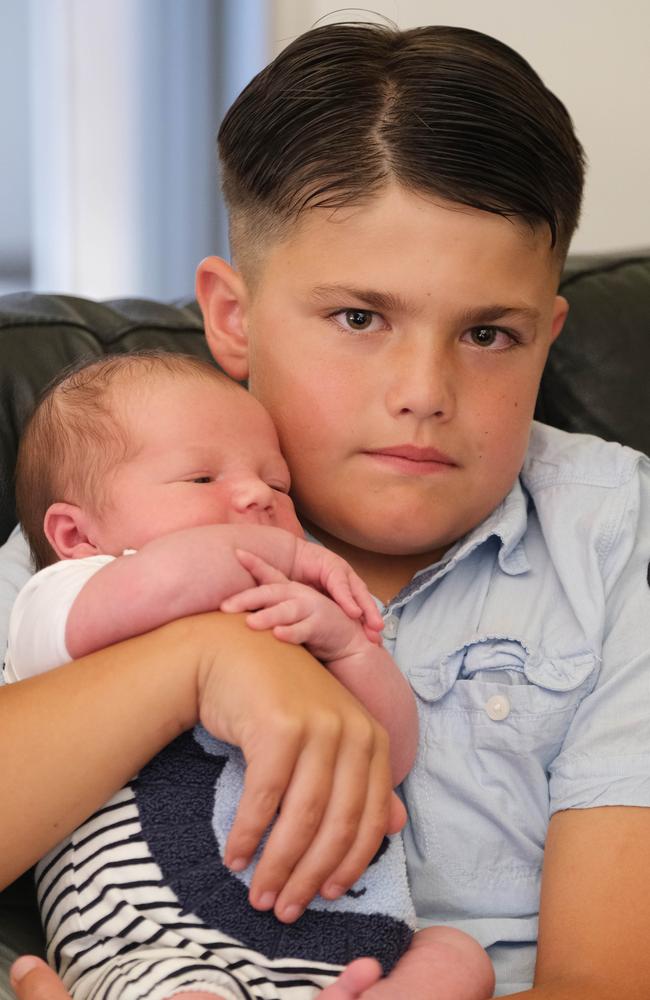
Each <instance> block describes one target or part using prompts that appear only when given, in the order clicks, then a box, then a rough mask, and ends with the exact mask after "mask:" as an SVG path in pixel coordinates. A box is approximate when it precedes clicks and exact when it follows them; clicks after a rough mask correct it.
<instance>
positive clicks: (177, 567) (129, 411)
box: [5, 354, 493, 1000]
mask: <svg viewBox="0 0 650 1000" xmlns="http://www.w3.org/2000/svg"><path fill="white" fill-rule="evenodd" d="M288 491H289V475H288V470H287V467H286V463H285V462H284V460H283V458H282V455H281V454H280V451H279V448H278V445H277V438H276V436H275V432H274V430H273V426H272V424H271V421H270V420H269V418H268V416H267V415H266V413H265V412H264V410H263V408H262V407H261V406H260V404H259V403H258V402H257V401H256V400H255V399H254V398H253V397H251V396H250V395H249V394H248V393H247V392H246V391H245V390H244V389H242V388H241V387H239V386H237V385H236V384H235V383H233V382H230V380H228V379H226V377H225V376H223V375H221V374H220V373H218V372H217V371H216V369H214V368H213V367H212V366H211V365H209V364H207V363H206V362H202V361H198V360H196V359H194V358H187V357H183V356H176V355H165V354H141V355H135V356H129V355H121V356H117V357H114V358H108V359H105V360H101V361H96V362H92V363H90V364H89V365H87V366H85V367H83V368H81V369H79V370H77V371H75V372H73V373H72V374H69V375H67V376H65V377H64V378H63V379H61V380H60V381H58V382H57V383H56V384H55V385H54V387H53V388H51V389H50V390H49V391H48V393H46V395H45V397H44V399H43V400H42V401H41V403H40V404H39V406H38V407H37V408H36V411H35V412H34V414H33V415H32V417H31V418H30V420H29V422H28V424H27V427H26V430H25V434H24V436H23V439H22V441H21V446H20V450H19V458H18V467H17V497H18V504H19V509H20V516H21V521H22V524H23V526H24V529H25V531H26V533H27V536H28V538H29V540H30V543H31V548H32V553H33V556H34V560H35V563H36V565H37V566H40V567H41V569H42V572H40V573H37V574H36V575H35V576H34V577H32V579H31V580H30V582H29V583H28V584H27V586H26V587H25V588H24V589H23V591H22V592H21V594H20V595H19V597H18V599H17V601H16V604H15V606H14V610H13V613H12V619H11V623H10V631H9V646H8V651H7V660H6V664H5V675H6V677H7V679H8V680H19V679H23V678H25V677H28V676H33V675H35V674H37V673H41V672H43V671H44V670H47V669H50V668H52V667H55V666H59V665H60V664H61V663H64V662H66V661H68V660H70V659H71V658H73V657H81V656H84V655H86V654H87V653H90V652H93V651H94V650H96V649H99V648H101V647H103V646H106V645H109V644H112V643H115V642H118V641H120V640H122V639H124V638H128V637H130V636H134V635H139V634H141V633H142V632H144V631H149V630H150V629H151V628H155V627H157V626H158V625H161V624H164V623H165V622H167V621H170V620H173V619H174V618H176V617H182V616H184V615H187V614H192V613H197V612H202V611H209V610H216V609H217V608H218V607H219V606H221V607H223V608H224V609H225V610H235V611H236V610H241V609H257V610H255V611H254V613H253V614H252V615H251V616H249V623H250V624H251V625H252V626H253V627H257V628H273V630H274V633H275V634H276V635H277V637H278V638H280V639H283V640H286V641H290V642H300V643H303V644H304V645H305V646H306V648H308V649H309V650H310V651H311V652H312V653H313V654H314V655H315V656H317V657H318V658H319V659H321V660H322V661H323V662H324V663H326V664H327V665H328V668H329V669H330V671H331V672H332V673H333V674H334V676H336V677H338V678H339V680H341V681H342V683H344V684H345V685H346V686H347V687H348V688H349V689H350V690H351V691H352V692H353V693H355V694H356V695H357V696H358V697H359V698H360V700H361V701H362V702H363V703H365V705H366V707H367V708H368V709H369V710H370V711H372V712H373V714H375V715H376V716H377V717H379V718H381V719H382V720H383V721H384V722H385V725H386V726H387V729H388V731H389V733H390V734H391V736H392V737H393V739H392V742H393V746H394V749H393V752H392V755H391V756H392V760H393V766H394V781H395V783H396V784H397V783H399V782H400V781H401V780H402V779H403V778H404V777H405V776H406V773H407V772H408V770H409V768H410V767H411V765H412V762H413V758H414V756H415V751H416V742H417V716H416V710H415V704H414V700H413V697H412V694H411V692H410V690H409V688H408V684H407V683H406V681H405V680H404V678H403V677H402V675H401V674H400V673H399V671H398V670H397V668H396V667H395V665H394V664H393V663H392V661H391V659H390V657H389V656H388V654H387V653H386V652H385V651H384V650H383V649H381V648H379V647H378V646H377V645H376V641H377V626H378V625H379V626H381V617H379V616H378V614H377V610H376V607H375V605H374V602H373V601H372V599H371V598H370V596H369V595H368V593H367V591H365V588H364V587H363V584H362V583H361V581H360V580H359V579H358V578H357V577H356V575H355V574H354V573H352V572H350V571H349V568H348V567H347V565H346V564H345V563H344V562H343V560H342V559H340V558H339V557H338V556H335V555H334V554H333V553H331V552H329V551H328V550H326V549H324V548H323V547H322V546H315V545H313V544H311V543H308V542H305V541H304V540H303V537H302V530H301V528H300V525H299V523H298V521H297V519H296V516H295V513H294V511H293V505H292V503H291V500H290V499H289V496H288ZM60 496H65V497H66V500H65V501H61V500H54V501H52V498H53V497H60ZM39 525H42V527H40V528H39ZM241 546H246V550H247V551H243V552H240V547H241ZM238 554H239V558H237V556H238ZM57 558H58V559H60V560H61V561H59V562H56V561H54V560H56V559H57ZM246 567H248V572H247V571H246ZM289 578H290V579H289ZM256 580H259V581H260V582H262V584H263V585H262V586H259V587H253V588H252V589H251V588H250V587H249V585H250V584H252V583H254V582H255V581H256ZM292 581H293V582H292ZM305 583H310V584H313V585H314V586H318V587H319V588H321V589H322V590H323V591H324V592H326V593H329V594H331V596H332V597H335V598H336V599H337V600H338V602H339V603H340V605H341V607H337V606H336V605H335V604H334V603H333V601H331V600H330V599H329V598H327V597H326V596H325V593H318V592H317V591H316V590H314V589H313V587H308V586H305V585H304V584H305ZM232 595H235V596H234V597H233V596H232ZM228 598H230V600H228ZM342 608H345V610H346V612H347V614H344V613H343V610H342ZM348 616H352V617H348ZM360 616H363V621H364V624H363V625H362V623H361V621H360V620H358V619H359V618H360ZM243 772H244V765H243V762H242V759H241V755H240V754H239V753H238V752H237V751H236V750H235V748H233V747H228V746H227V745H226V744H224V743H220V742H219V741H215V740H213V739H210V737H209V736H208V734H206V733H205V731H203V730H198V731H197V732H196V733H195V734H194V737H193V738H190V737H183V738H181V739H180V740H178V741H176V743H175V744H172V746H171V747H169V748H168V749H167V751H166V752H165V754H163V755H162V756H161V758H160V759H156V760H154V762H152V765H151V766H150V767H148V768H145V769H144V770H143V771H142V772H141V773H140V775H139V776H138V777H137V779H136V780H135V781H134V782H132V783H131V784H130V786H129V787H128V788H127V789H124V790H123V791H122V792H121V793H120V794H119V795H118V796H116V797H114V799H112V800H111V801H110V802H109V803H108V804H107V805H106V806H105V807H104V808H103V809H102V810H100V812H99V813H97V814H96V816H94V817H92V818H91V820H90V821H89V822H87V823H85V824H83V825H82V826H81V827H80V828H79V829H78V830H77V831H76V832H75V834H74V835H73V837H72V838H71V839H70V841H69V842H68V843H64V844H63V845H59V847H57V848H56V849H55V850H54V851H53V852H52V853H51V855H50V856H48V857H46V858H45V859H44V861H43V862H42V864H41V865H40V866H39V869H38V870H37V879H38V880H39V895H40V901H41V911H42V916H43V921H44V924H45V928H46V932H47V937H48V943H49V944H48V947H49V954H50V957H51V959H52V962H53V964H55V965H56V967H57V968H58V969H59V970H60V971H61V973H62V974H63V975H64V977H65V981H66V984H67V985H68V987H69V988H70V990H71V992H72V993H73V995H74V996H75V997H85V996H89V997H95V996H99V995H104V992H105V991H106V990H107V989H108V985H107V984H108V983H110V988H111V989H113V990H117V992H118V993H119V995H120V996H121V997H122V998H124V1000H127V998H128V997H137V996H139V995H140V993H141V991H143V990H146V995H147V996H148V997H150V998H152V1000H156V998H158V997H160V998H164V997H167V996H171V995H172V994H173V995H176V996H179V997H180V996H183V997H185V996H186V995H187V994H186V992H185V988H186V987H188V986H190V987H191V990H192V992H191V994H190V997H191V998H192V1000H194V998H195V997H196V995H197V991H200V990H201V988H202V987H203V988H205V989H206V990H207V993H208V994H209V995H210V996H218V997H220V998H221V1000H235V998H237V997H240V996H254V995H256V993H255V985H256V984H258V982H259V981H260V979H261V980H263V981H264V983H265V984H266V985H265V987H264V991H263V995H264V996H267V997H270V996H278V997H280V996H283V995H285V990H288V992H289V994H290V995H291V996H294V997H296V998H297V1000H298V998H299V997H302V996H304V997H305V998H307V997H311V996H313V995H314V994H315V992H316V991H318V987H323V986H324V985H326V984H327V982H328V981H329V980H330V979H332V978H333V976H334V975H335V974H336V972H337V971H340V968H341V967H342V966H343V965H345V964H347V963H348V962H349V961H350V959H352V958H353V957H355V951H356V952H357V953H358V954H360V955H366V956H370V955H373V956H374V957H376V958H379V959H380V960H381V962H382V965H383V966H384V969H385V970H388V969H390V968H392V967H393V966H394V965H395V964H396V963H397V960H398V959H399V958H400V956H401V955H402V953H403V952H404V951H405V950H406V949H407V947H408V944H409V942H410V938H411V932H410V930H409V922H410V920H411V916H410V913H411V911H410V904H409V902H408V890H407V888H406V877H405V870H404V866H403V859H402V856H401V854H400V845H399V843H398V842H397V843H395V842H394V843H390V844H389V843H388V842H386V843H385V845H384V849H383V850H382V852H381V854H380V855H378V858H377V861H376V867H375V866H373V867H372V868H371V869H370V871H369V873H368V875H367V876H366V878H365V879H364V880H363V884H359V885H358V886H357V888H356V889H355V890H354V892H353V893H352V899H351V900H350V899H349V898H348V899H346V900H345V901H344V904H345V905H343V906H341V904H339V903H337V902H335V901H330V902H328V901H326V900H323V901H322V902H321V903H320V904H319V905H318V906H317V907H316V909H315V910H314V911H312V912H311V913H310V914H308V915H305V917H304V918H303V919H302V920H301V921H299V922H298V923H297V924H296V925H295V926H292V927H290V928H289V929H286V928H283V927H282V925H281V924H280V923H279V922H277V921H276V920H275V918H273V917H272V916H269V915H268V914H263V913H262V914H260V913H259V912H257V911H255V910H253V909H252V908H251V907H250V906H249V904H248V902H247V900H246V892H247V884H249V880H248V882H247V881H246V880H245V878H244V879H242V880H239V879H237V878H236V877H235V876H233V875H232V874H231V873H230V872H229V871H228V870H227V869H225V867H224V866H223V863H222V862H221V860H220V857H219V855H220V853H223V846H222V845H223V844H225V841H226V838H227V835H228V833H229V831H230V827H231V825H232V815H233V813H234V810H235V807H236V804H237V802H238V801H239V798H240V796H241V791H242V785H243ZM206 813H207V815H208V816H209V815H210V814H212V822H211V823H207V822H206V821H205V816H206ZM127 834H128V838H127V839H125V838H126V837H127ZM197 865H198V872H199V878H198V879H197ZM116 868H119V870H120V880H119V882H118V883H117V884H116V882H115V869H116ZM152 875H153V876H155V877H156V879H157V882H158V885H159V886H160V887H155V886H154V884H152ZM143 880H144V881H145V885H146V888H145V889H144V890H143V888H142V887H141V886H140V885H138V884H137V883H138V882H141V881H143ZM357 898H358V899H359V902H356V901H357ZM73 901H74V902H73ZM183 918H185V919H183ZM353 941H354V944H352V942H353ZM450 949H451V951H452V952H453V955H454V962H453V963H452V962H449V961H447V959H446V953H447V952H449V950H450ZM414 959H415V961H414ZM297 963H299V966H300V980H301V981H300V986H301V989H300V990H298V989H297V984H296V973H297V968H296V964H297ZM336 965H338V966H339V969H338V970H337V969H336V968H334V967H335V966H336ZM481 967H482V968H483V973H481ZM188 968H191V969H192V974H191V975H190V974H189V973H188ZM398 968H399V966H398ZM398 968H396V971H395V974H396V976H397V983H398V985H399V988H400V989H401V990H403V991H404V993H405V994H411V993H414V992H417V991H418V989H420V988H421V987H422V984H423V976H426V977H428V978H430V977H432V976H435V977H436V978H437V980H438V984H439V987H440V989H443V988H444V991H445V995H446V996H448V997H454V998H458V1000H474V998H477V1000H484V998H485V997H487V996H488V995H490V994H491V991H492V986H493V979H492V976H491V969H490V965H489V960H488V959H487V956H486V955H485V953H484V952H483V951H482V949H481V948H480V947H479V946H478V945H477V944H476V942H474V941H473V940H472V939H471V938H469V937H468V936H467V935H464V934H462V933H461V932H459V931H455V930H452V929H448V928H440V929H433V928H432V929H429V930H428V931H425V932H423V934H422V935H420V936H419V940H418V943H417V946H416V947H415V948H414V952H413V954H411V955H410V956H409V958H408V959H407V960H406V961H405V962H404V963H403V965H402V967H401V971H398ZM356 974H357V977H358V976H359V975H360V974H365V980H363V981H365V982H370V981H371V980H372V979H375V978H377V974H378V969H377V967H376V965H374V964H373V963H370V964H369V963H367V962H366V963H364V964H363V965H362V966H361V969H360V970H357V973H356ZM369 975H370V979H369V978H368V976H369ZM425 981H426V980H425ZM476 982H480V983H481V984H482V986H481V989H480V991H478V992H477V990H476V986H475V983H476ZM342 990H343V992H342ZM329 992H330V995H331V996H333V997H334V998H336V997H337V996H338V997H341V996H347V995H349V994H348V993H347V992H345V982H344V983H343V985H336V986H333V987H331V989H330V991H329ZM325 993H326V995H327V993H328V991H327V990H326V991H325ZM201 995H202V994H201V993H199V996H201ZM260 995H262V994H260Z"/></svg>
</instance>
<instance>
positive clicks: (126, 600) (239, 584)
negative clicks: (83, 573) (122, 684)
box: [65, 524, 298, 659]
mask: <svg viewBox="0 0 650 1000" xmlns="http://www.w3.org/2000/svg"><path fill="white" fill-rule="evenodd" d="M297 541H298V539H296V538H295V537H294V536H293V535H291V534H290V533H289V532H287V531H283V530H281V529H279V528H273V527H269V526H263V525H250V524H220V525H206V526H202V527H195V528H187V529H185V530H182V531H176V532H173V533H171V534H168V535H164V536H162V537H160V538H156V539H153V540H152V541H150V542H148V543H147V544H146V545H143V546H142V548H141V549H140V550H139V551H138V552H135V553H133V554H131V555H125V556H118V557H117V558H116V559H114V560H113V561H111V562H110V563H108V564H107V565H106V566H104V567H102V568H101V569H100V570H98V571H97V572H96V573H95V574H94V575H93V576H92V577H91V578H90V579H89V580H88V582H87V583H86V584H85V585H84V586H83V588H82V589H81V591H80V592H79V594H78V596H77V598H76V600H75V601H74V603H73V605H72V607H71V608H70V612H69V614H68V620H67V625H66V632H65V641H66V647H67V649H68V652H69V654H70V656H71V657H72V658H73V659H76V658H78V657H80V656H86V655H87V654H88V653H91V652H94V651H95V650H97V649H103V648H104V647H105V646H109V645H112V644H113V643H116V642H120V641H122V640H123V639H127V638H130V637H131V636H135V635H141V634H142V633H144V632H150V631H151V630H152V629H154V628H158V627H159V626H160V625H165V624H167V623H168V622H171V621H175V620H176V619H178V618H184V617H186V616H187V615H195V614H201V613H203V612H206V611H215V610H216V609H217V608H218V607H219V605H220V603H221V601H222V600H223V599H224V598H225V597H228V596H229V595H230V594H233V593H237V592H238V591H239V590H241V589H242V588H243V587H249V586H250V585H251V583H252V582H253V579H252V577H251V576H250V574H249V573H248V572H247V571H246V570H245V568H244V567H243V566H242V564H241V563H240V562H239V560H238V559H237V557H236V555H235V552H236V549H237V547H238V546H241V545H243V544H244V543H245V544H246V546H247V547H251V548H252V549H253V551H254V552H257V553H258V554H259V555H260V556H261V557H263V558H264V559H267V560H268V561H269V562H271V563H272V564H273V565H274V566H278V568H279V569H283V570H285V571H287V572H289V571H290V570H291V567H292V566H293V564H294V561H295V548H296V542H297Z"/></svg>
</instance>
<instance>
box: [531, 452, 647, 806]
mask: <svg viewBox="0 0 650 1000" xmlns="http://www.w3.org/2000/svg"><path fill="white" fill-rule="evenodd" d="M606 564H607V565H608V567H609V572H606V573H605V574H604V581H605V588H606V603H605V609H606V610H605V622H604V632H603V644H602V663H601V666H600V671H599V675H598V679H597V682H596V684H595V687H594V689H593V690H592V692H591V693H590V694H589V695H587V697H586V698H584V699H583V701H582V702H581V704H580V706H579V708H578V710H577V712H576V715H575V717H574V719H573V722H572V723H571V726H570V727H569V730H568V732H567V735H566V738H565V740H564V744H563V747H562V750H561V752H560V754H559V755H558V757H557V758H556V759H555V761H554V762H553V764H552V765H551V768H550V797H551V803H550V804H551V813H554V812H557V811H558V810H560V809H585V808H589V807H593V806H612V805H624V806H650V460H649V459H646V458H644V459H642V460H641V462H640V463H639V466H638V477H637V479H636V480H635V482H634V484H633V488H632V489H631V492H630V499H629V503H628V507H627V510H626V512H625V515H624V517H623V519H622V521H621V525H620V528H619V531H618V532H617V535H616V539H615V540H614V542H613V545H612V546H611V547H610V550H609V554H608V557H607V559H606ZM597 585H598V586H602V583H601V581H600V580H599V581H597Z"/></svg>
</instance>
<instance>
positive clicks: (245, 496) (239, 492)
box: [232, 478, 274, 511]
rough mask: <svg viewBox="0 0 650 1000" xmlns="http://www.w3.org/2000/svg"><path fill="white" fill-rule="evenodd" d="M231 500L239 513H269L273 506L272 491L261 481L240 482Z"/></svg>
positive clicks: (247, 480) (248, 480)
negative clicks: (255, 511) (250, 511)
mask: <svg viewBox="0 0 650 1000" xmlns="http://www.w3.org/2000/svg"><path fill="white" fill-rule="evenodd" d="M232 500H233V506H234V507H235V508H236V509H237V510H239V511H247V510H259V511H270V510H272V508H273V506H274V495H273V490H272V489H271V487H270V486H269V485H268V484H267V483H265V482H264V481H263V480H262V479H252V478H251V479H246V480H242V481H241V482H240V483H239V484H238V485H237V486H236V487H235V488H234V490H233V497H232Z"/></svg>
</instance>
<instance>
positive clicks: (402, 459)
mask: <svg viewBox="0 0 650 1000" xmlns="http://www.w3.org/2000/svg"><path fill="white" fill-rule="evenodd" d="M365 454H366V455H370V456H371V458H376V459H377V460H378V461H380V462H382V463H383V464H386V465H387V466H389V467H392V468H393V469H395V471H396V472H405V473H408V474H410V475H420V476H424V475H427V474H428V473H431V472H442V471H444V470H445V469H450V468H457V464H456V462H454V460H453V458H450V457H449V455H445V453H444V452H442V451H438V450H437V448H419V447H418V446H417V445H414V444H399V445H396V446H394V447H390V448H374V449H372V450H370V451H366V452H365Z"/></svg>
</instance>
